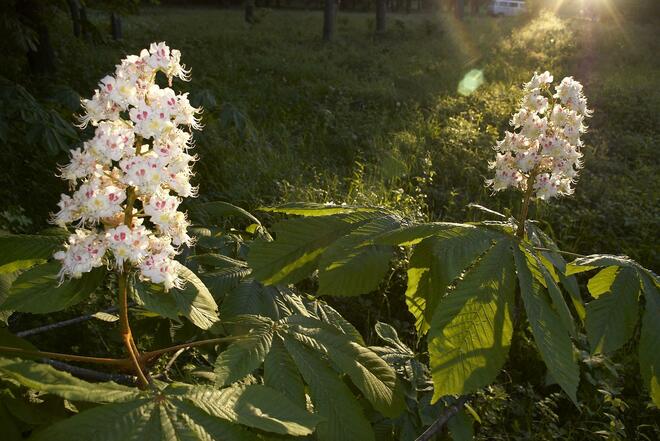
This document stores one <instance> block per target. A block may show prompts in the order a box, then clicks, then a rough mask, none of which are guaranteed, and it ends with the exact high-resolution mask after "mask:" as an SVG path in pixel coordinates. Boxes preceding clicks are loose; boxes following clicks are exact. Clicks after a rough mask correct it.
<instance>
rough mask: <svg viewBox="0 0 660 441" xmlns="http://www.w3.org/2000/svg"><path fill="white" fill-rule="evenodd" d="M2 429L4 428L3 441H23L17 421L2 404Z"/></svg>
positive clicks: (0, 415)
mask: <svg viewBox="0 0 660 441" xmlns="http://www.w3.org/2000/svg"><path fill="white" fill-rule="evenodd" d="M0 427H2V439H3V440H4V441H21V440H23V436H22V434H21V431H20V429H19V428H18V427H16V420H15V419H14V417H13V416H12V415H11V414H10V413H9V412H8V411H7V409H5V406H4V405H3V404H2V402H0Z"/></svg>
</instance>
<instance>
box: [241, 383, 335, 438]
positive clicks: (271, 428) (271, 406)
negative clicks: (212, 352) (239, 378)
mask: <svg viewBox="0 0 660 441" xmlns="http://www.w3.org/2000/svg"><path fill="white" fill-rule="evenodd" d="M235 409H236V413H237V414H238V416H239V418H238V422H239V423H241V424H244V425H246V426H250V427H254V428H257V429H261V430H265V431H267V432H274V433H280V434H283V435H292V436H305V435H309V434H311V433H312V432H313V431H314V428H315V426H316V425H317V424H319V423H320V422H321V421H322V420H323V419H322V418H319V417H318V416H316V415H313V414H310V413H309V412H307V411H306V410H304V408H302V407H298V406H296V405H295V404H293V403H292V402H291V401H290V400H289V399H288V398H286V397H285V396H284V395H283V394H281V393H279V392H278V391H276V390H275V389H271V388H269V387H266V386H260V385H252V386H248V387H247V388H245V390H244V391H243V393H242V394H241V397H240V398H239V399H238V401H237V402H236V405H235Z"/></svg>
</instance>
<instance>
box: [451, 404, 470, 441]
mask: <svg viewBox="0 0 660 441" xmlns="http://www.w3.org/2000/svg"><path fill="white" fill-rule="evenodd" d="M447 428H448V429H449V433H450V434H451V439H452V440H454V441H472V440H473V439H474V424H473V421H472V418H470V417H469V416H468V414H467V413H466V412H465V411H464V410H463V409H461V410H459V411H458V413H457V414H456V415H454V416H453V417H451V418H449V421H447Z"/></svg>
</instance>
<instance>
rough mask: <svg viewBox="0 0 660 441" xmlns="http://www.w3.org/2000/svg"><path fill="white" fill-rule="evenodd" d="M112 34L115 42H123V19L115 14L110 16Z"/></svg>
mask: <svg viewBox="0 0 660 441" xmlns="http://www.w3.org/2000/svg"><path fill="white" fill-rule="evenodd" d="M110 33H111V34H112V39H113V40H121V38H122V31H121V17H120V16H119V15H118V14H115V13H114V12H113V13H112V14H110Z"/></svg>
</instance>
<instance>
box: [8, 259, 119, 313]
mask: <svg viewBox="0 0 660 441" xmlns="http://www.w3.org/2000/svg"><path fill="white" fill-rule="evenodd" d="M60 268H61V264H60V263H59V262H57V261H52V262H48V263H44V264H41V265H37V266H34V267H32V268H30V269H29V270H27V271H25V272H23V273H21V274H20V275H19V276H18V278H17V279H16V280H15V281H14V283H13V284H12V285H11V288H10V289H9V295H8V296H7V299H6V300H5V301H4V302H3V304H2V308H3V309H8V310H14V311H20V312H31V313H35V314H46V313H49V312H55V311H60V310H62V309H65V308H68V307H69V306H73V305H75V304H77V303H79V302H81V301H82V300H84V299H86V298H87V297H89V296H90V295H91V294H92V293H93V292H94V291H95V290H96V288H97V287H98V286H99V285H100V284H101V282H102V281H103V279H104V277H105V273H106V270H105V268H103V267H101V268H95V269H93V270H92V271H91V272H89V273H85V274H83V275H82V277H80V278H79V279H70V280H65V281H63V282H62V283H60V279H59V276H58V272H59V271H60Z"/></svg>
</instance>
